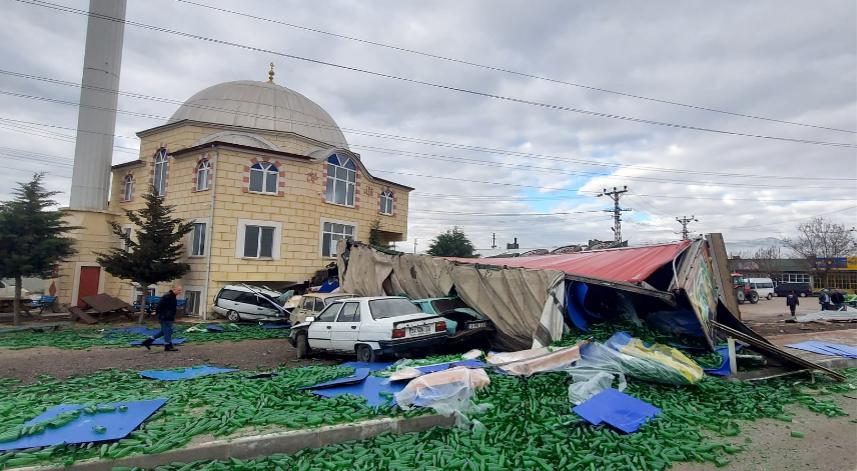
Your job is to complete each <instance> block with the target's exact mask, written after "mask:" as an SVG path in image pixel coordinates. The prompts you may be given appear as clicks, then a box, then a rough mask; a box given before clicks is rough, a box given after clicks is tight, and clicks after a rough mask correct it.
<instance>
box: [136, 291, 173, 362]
mask: <svg viewBox="0 0 857 471" xmlns="http://www.w3.org/2000/svg"><path fill="white" fill-rule="evenodd" d="M180 294H182V286H181V285H175V286H173V289H171V290H169V291H167V294H165V295H163V296H161V300H160V301H159V302H158V306H157V307H155V315H156V316H158V322H160V323H161V330H159V331H158V333H156V334H155V335H153V336H151V337H149V338H147V339H146V340H143V346H144V347H146V349H147V350H151V349H152V343H154V341H155V339H157V338H158V337H161V336H163V337H164V343H165V344H166V346H165V347H164V351H165V352H177V351H179V349H178V348H176V347H174V346H173V322H174V321H175V320H176V307H177V305H178V300H177V299H176V296H178V295H180Z"/></svg>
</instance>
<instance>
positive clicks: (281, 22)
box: [176, 0, 857, 134]
mask: <svg viewBox="0 0 857 471" xmlns="http://www.w3.org/2000/svg"><path fill="white" fill-rule="evenodd" d="M176 1H178V2H181V3H187V4H189V5H194V6H197V7H201V8H207V9H210V10H215V11H219V12H222V13H229V14H232V15H238V16H243V17H246V18H251V19H254V20H259V21H265V22H268V23H274V24H278V25H281V26H288V27H290V28H296V29H301V30H304V31H311V32H313V33H318V34H325V35H328V36H332V37H335V38H339V39H347V40H349V41H355V42H360V43H364V44H370V45H373V46H378V47H383V48H387V49H393V50H396V51H401V52H407V53H410V54H417V55H421V56H425V57H431V58H434V59H440V60H444V61H449V62H455V63H458V64H464V65H469V66H472V67H478V68H481V69H486V70H493V71H496V72H503V73H507V74H512V75H518V76H521V77H526V78H531V79H536V80H544V81H547V82H552V83H557V84H561V85H568V86H572V87H578V88H585V89H587V90H593V91H598V92H603V93H610V94H614V95H620V96H624V97H629V98H636V99H639V100H647V101H653V102H657V103H663V104H667V105H674V106H682V107H685V108H693V109H697V110H702V111H710V112H714V113H722V114H727V115H732V116H740V117H742V118H751V119H759V120H764V121H772V122H775V123H782V124H790V125H794V126H804V127H810V128H816V129H826V130H829V131H837V132H846V133H851V134H855V133H857V131H849V130H847V129H837V128H831V127H827V126H817V125H812V124H805V123H797V122H794V121H784V120H780V119H773V118H765V117H762V116H754V115H748V114H743V113H735V112H731V111H723V110H718V109H714V108H707V107H704V106H697V105H689V104H686V103H679V102H675V101H669V100H662V99H658V98H651V97H645V96H642V95H634V94H631V93H624V92H617V91H615V90H608V89H606V88H600V87H593V86H589V85H582V84H578V83H572V82H566V81H564V80H558V79H552V78H548V77H542V76H539V75H533V74H528V73H525V72H518V71H514V70H509V69H504V68H502V67H492V66H489V65H484V64H479V63H476V62H469V61H465V60H461V59H454V58H451V57H445V56H441V55H438V54H432V53H428V52H421V51H416V50H413V49H407V48H404V47H399V46H392V45H389V44H383V43H379V42H375V41H369V40H366V39H360V38H355V37H351V36H345V35H342V34H336V33H331V32H329V31H322V30H319V29H315V28H309V27H306V26H300V25H296V24H292V23H286V22H284V21H279V20H275V19H272V18H263V17H260V16H255V15H251V14H249V13H243V12H239V11H234V10H228V9H225V8H218V7H214V6H211V5H205V4H201V3H196V2H192V1H190V0H176Z"/></svg>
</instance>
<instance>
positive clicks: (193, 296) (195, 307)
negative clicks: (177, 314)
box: [184, 291, 202, 316]
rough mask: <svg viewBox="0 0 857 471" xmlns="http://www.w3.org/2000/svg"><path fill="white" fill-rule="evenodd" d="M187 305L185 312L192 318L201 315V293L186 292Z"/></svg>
mask: <svg viewBox="0 0 857 471" xmlns="http://www.w3.org/2000/svg"><path fill="white" fill-rule="evenodd" d="M184 299H185V305H184V310H185V312H186V313H188V314H189V315H191V316H198V315H200V312H199V308H200V307H201V306H200V303H199V300H200V299H202V292H201V291H185V292H184Z"/></svg>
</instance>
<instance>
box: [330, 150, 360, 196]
mask: <svg viewBox="0 0 857 471" xmlns="http://www.w3.org/2000/svg"><path fill="white" fill-rule="evenodd" d="M356 179H357V166H356V165H354V162H352V161H351V159H349V158H347V157H340V156H338V155H336V154H333V155H331V156H330V157H328V159H327V194H326V196H325V200H326V201H327V202H328V203H333V204H342V205H347V206H354V182H355V180H356Z"/></svg>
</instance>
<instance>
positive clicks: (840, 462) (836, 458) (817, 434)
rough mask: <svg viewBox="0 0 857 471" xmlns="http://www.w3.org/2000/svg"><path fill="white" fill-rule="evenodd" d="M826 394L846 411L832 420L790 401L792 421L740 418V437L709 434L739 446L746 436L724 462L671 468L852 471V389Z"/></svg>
mask: <svg viewBox="0 0 857 471" xmlns="http://www.w3.org/2000/svg"><path fill="white" fill-rule="evenodd" d="M849 396H851V397H849ZM828 397H831V398H834V400H835V401H836V404H837V405H838V406H839V407H841V408H842V409H843V410H844V411H845V412H848V413H849V414H850V416H849V417H836V418H832V419H831V418H828V417H827V416H824V415H821V414H816V413H815V412H812V411H810V410H808V409H806V408H804V407H800V406H794V405H793V406H791V407H790V408H787V412H788V413H789V414H790V415H791V416H792V422H791V423H788V422H781V421H778V420H774V419H764V420H758V421H756V422H741V434H740V435H739V436H737V437H731V438H729V439H722V438H721V439H714V441H718V442H730V441H731V442H732V443H737V444H741V445H744V444H745V439H747V438H749V439H750V440H751V442H750V443H746V446H747V451H744V452H742V453H738V454H736V455H733V456H732V462H731V463H729V464H728V465H726V466H724V467H722V468H717V467H715V465H714V464H713V463H706V464H704V465H703V464H698V463H676V464H675V465H674V466H673V468H672V471H712V470H714V469H718V470H719V469H722V470H724V471H779V470H817V471H855V470H857V424H855V423H854V422H852V420H853V419H855V418H857V394H847V395H843V394H837V395H833V396H828ZM852 397H853V398H852ZM736 399H737V398H736ZM793 430H794V431H797V432H801V433H803V434H804V438H793V437H792V436H791V432H792V431H793Z"/></svg>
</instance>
